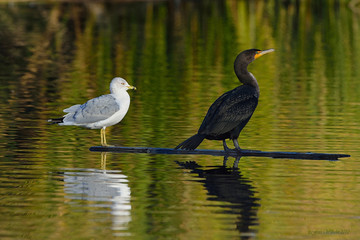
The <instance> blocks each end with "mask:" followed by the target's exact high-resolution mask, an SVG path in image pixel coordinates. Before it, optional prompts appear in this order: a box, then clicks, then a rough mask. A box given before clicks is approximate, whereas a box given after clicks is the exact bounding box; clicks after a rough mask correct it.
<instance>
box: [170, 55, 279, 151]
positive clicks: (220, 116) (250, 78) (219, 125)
mask: <svg viewBox="0 0 360 240" xmlns="http://www.w3.org/2000/svg"><path fill="white" fill-rule="evenodd" d="M273 51H274V49H268V50H263V51H261V50H259V49H248V50H245V51H243V52H241V53H240V54H239V55H238V56H237V57H236V59H235V62H234V70H235V74H236V76H237V77H238V79H239V81H240V82H242V83H243V85H241V86H239V87H236V88H234V89H233V90H231V91H228V92H226V93H224V94H223V95H222V96H220V97H219V98H218V99H216V101H215V102H214V103H213V104H212V105H211V106H210V108H209V110H208V112H207V114H206V116H205V118H204V120H203V122H202V124H201V126H200V128H199V130H198V133H197V134H195V135H194V136H192V137H190V138H188V139H187V140H185V141H184V142H182V143H180V144H179V145H178V146H176V147H175V149H179V148H180V149H185V150H193V149H195V148H197V147H198V146H199V145H200V143H201V142H202V141H203V140H204V139H205V138H206V139H209V140H223V146H224V149H225V151H228V150H229V148H228V147H227V145H226V141H225V140H226V139H228V138H229V139H231V140H233V142H234V146H235V149H236V150H238V151H241V148H240V146H239V143H238V140H237V139H238V137H239V134H240V132H241V130H242V129H243V128H244V127H245V125H246V124H247V123H248V121H249V120H250V118H251V116H252V114H253V113H254V111H255V108H256V106H257V104H258V99H259V94H260V91H259V85H258V83H257V81H256V78H255V77H254V75H252V74H251V73H250V72H249V71H248V70H247V66H248V65H249V64H250V63H251V62H252V61H254V60H255V59H257V58H258V57H260V56H262V55H264V54H267V53H270V52H273Z"/></svg>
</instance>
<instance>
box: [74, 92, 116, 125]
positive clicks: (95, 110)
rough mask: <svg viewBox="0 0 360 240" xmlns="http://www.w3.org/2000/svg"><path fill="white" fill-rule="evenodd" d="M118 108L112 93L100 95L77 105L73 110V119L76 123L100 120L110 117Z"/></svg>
mask: <svg viewBox="0 0 360 240" xmlns="http://www.w3.org/2000/svg"><path fill="white" fill-rule="evenodd" d="M69 109H71V108H69ZM119 109H120V106H119V104H118V103H117V102H116V99H115V98H114V97H113V96H112V95H110V94H108V95H102V96H100V97H97V98H93V99H91V100H89V101H87V102H86V103H84V104H82V105H81V106H80V107H78V108H77V110H76V111H75V112H74V115H73V121H74V122H75V123H78V124H85V123H94V122H98V121H102V120H105V119H107V118H109V117H111V116H112V115H113V114H114V113H116V112H117V111H119Z"/></svg>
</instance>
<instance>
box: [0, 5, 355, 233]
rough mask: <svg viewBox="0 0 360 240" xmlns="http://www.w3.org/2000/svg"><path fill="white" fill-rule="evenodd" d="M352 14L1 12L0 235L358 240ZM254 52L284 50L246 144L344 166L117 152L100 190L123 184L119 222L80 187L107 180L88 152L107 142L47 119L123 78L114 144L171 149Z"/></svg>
mask: <svg viewBox="0 0 360 240" xmlns="http://www.w3.org/2000/svg"><path fill="white" fill-rule="evenodd" d="M358 12H359V11H358V9H356V7H355V9H352V8H350V7H349V1H346V0H345V1H337V0H327V1H325V0H321V1H320V0H319V1H310V0H304V1H297V0H295V1H285V0H270V1H261V0H256V1H243V0H238V1H235V0H233V1H232V0H229V1H210V0H209V1H154V2H151V1H150V2H147V1H146V2H137V1H135V2H131V1H125V2H121V1H114V2H112V1H104V2H102V1H99V2H97V1H96V2H86V1H84V2H81V1H77V2H76V3H72V2H48V3H47V2H36V1H35V2H19V3H16V2H14V1H11V2H7V1H0V107H1V109H2V111H0V154H1V162H0V215H1V216H2V217H1V219H0V226H1V227H0V238H1V239H63V238H66V239H105V238H106V239H111V238H116V237H118V236H120V237H122V238H129V239H195V238H199V239H224V238H230V239H238V238H242V239H255V238H256V239H293V238H296V237H299V238H304V239H358V238H359V237H360V227H359V226H360V224H359V219H360V218H359V216H360V208H359V204H358V199H360V186H359V182H360V175H359V171H358V169H359V168H360V164H359V162H358V161H357V160H358V159H359V157H360V150H359V148H358V143H359V141H360V127H359V126H360V120H359V119H360V110H359V106H360V84H359V81H360V68H359V66H360V21H359V20H360V19H359V18H360V15H359V13H358ZM254 47H256V48H260V49H268V48H275V49H276V52H275V53H274V54H272V55H268V56H266V58H265V57H264V58H261V59H259V60H256V61H255V62H254V63H253V64H252V65H250V66H249V70H250V71H251V72H252V73H253V74H254V75H255V76H256V78H257V79H258V82H259V85H260V91H261V96H260V99H259V105H258V108H257V110H256V111H255V113H254V115H253V117H252V119H251V120H250V122H249V124H248V126H246V127H245V129H244V131H243V133H242V134H241V135H240V139H239V142H240V146H242V147H244V148H248V149H258V150H272V151H313V152H329V153H331V152H333V153H347V154H351V155H352V157H351V158H349V159H343V160H341V161H337V162H324V161H299V160H276V159H265V158H242V159H241V161H240V163H239V167H240V170H239V171H235V170H232V169H229V168H223V167H221V165H222V159H219V158H216V157H205V156H201V157H199V156H184V157H179V156H157V155H133V154H109V155H108V158H107V165H106V167H105V168H106V169H107V170H109V171H110V172H109V174H115V175H116V174H117V176H112V175H111V177H110V178H106V177H107V175H104V174H103V172H101V174H103V175H104V176H103V175H99V176H101V177H98V178H100V179H103V178H102V177H104V179H105V178H106V179H105V180H104V179H103V180H102V183H103V184H105V185H106V186H109V185H111V186H113V185H112V184H115V187H113V188H112V190H114V189H115V190H116V189H120V187H119V185H116V184H117V183H118V182H116V181H117V180H119V179H126V181H127V183H126V186H128V188H129V191H130V192H131V200H130V205H129V206H131V207H130V209H128V210H129V212H130V215H131V216H129V218H127V220H126V219H125V222H121V221H122V220H118V219H119V218H116V217H119V216H117V215H116V214H117V213H116V211H113V209H112V208H116V207H117V205H116V204H115V203H117V202H116V201H113V200H112V199H113V198H116V196H118V195H116V194H113V195H106V194H105V195H101V196H102V197H104V198H101V199H98V198H93V197H89V196H91V195H89V192H86V191H84V192H81V193H80V192H79V191H73V190H72V189H73V188H71V186H73V185H74V186H78V185H77V184H85V183H86V182H87V181H88V180H89V175H91V176H93V175H95V176H97V175H96V174H98V173H99V171H100V169H101V168H104V165H103V166H102V165H101V163H100V155H99V154H98V153H92V152H89V151H88V148H89V147H90V146H94V145H99V131H97V130H88V129H81V128H76V127H58V126H49V125H47V122H46V120H47V119H48V118H50V117H56V116H59V114H61V111H62V109H64V108H66V107H69V106H71V105H73V104H76V103H83V102H85V101H86V100H87V99H90V98H93V97H96V96H99V95H101V94H104V93H108V91H109V89H108V88H109V83H110V80H111V79H112V78H113V77H114V76H121V77H123V78H125V79H126V80H127V81H128V82H129V83H130V84H132V85H134V86H136V87H137V89H138V90H137V91H136V92H131V93H130V95H131V101H132V102H131V105H130V109H129V112H128V114H127V116H126V117H125V118H124V119H123V121H122V122H121V123H120V124H118V125H116V126H113V127H110V128H108V129H107V130H108V132H107V138H108V142H109V143H111V144H116V145H124V146H148V147H175V146H176V145H177V144H178V143H180V142H181V141H183V140H184V139H186V138H187V137H189V136H191V135H193V134H194V133H195V132H196V131H197V129H198V127H199V126H200V124H201V121H202V118H203V117H204V115H205V114H206V111H207V109H208V107H209V106H210V104H211V103H212V102H213V101H214V100H215V99H216V98H217V97H218V96H220V95H221V94H222V93H224V92H225V91H228V90H230V89H232V88H234V87H236V86H237V85H238V81H237V79H236V77H235V75H234V73H233V65H232V64H233V61H234V59H235V57H236V55H237V54H238V53H239V52H240V51H242V50H244V49H248V48H254ZM200 147H201V148H209V149H221V148H222V144H221V142H216V141H204V142H203V143H202V145H201V146H200ZM189 164H190V166H192V168H189ZM191 164H194V165H191ZM230 165H231V164H229V166H230ZM194 166H195V167H194ZM103 171H105V170H104V169H103ZM112 177H114V178H112ZM74 179H75V180H74ZM114 179H115V180H114ZM69 181H70V183H69ZM114 181H115V183H114ZM67 184H73V185H70V187H69V185H67ZM86 184H87V183H86ZM100 186H101V185H100ZM116 186H117V187H118V188H116ZM100 188H101V187H100ZM232 188H233V189H232ZM112 190H111V191H112ZM115 190H114V191H115ZM232 190H233V191H232ZM109 191H110V190H109ZM111 191H110V192H111ZM79 194H82V195H81V196H82V198H81V197H80V198H78V196H79ZM94 196H95V197H99V196H97V195H94ZM113 203H114V204H113ZM116 219H117V220H116ZM119 221H120V222H121V224H117V223H119ZM70 233H71V234H70Z"/></svg>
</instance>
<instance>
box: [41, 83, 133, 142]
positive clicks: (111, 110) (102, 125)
mask: <svg viewBox="0 0 360 240" xmlns="http://www.w3.org/2000/svg"><path fill="white" fill-rule="evenodd" d="M128 89H136V88H135V87H133V86H130V85H129V84H128V83H127V82H126V80H125V79H123V78H120V77H116V78H114V79H113V80H112V81H111V83H110V94H106V95H102V96H100V97H97V98H93V99H90V100H89V101H87V102H86V103H84V104H76V105H74V106H71V107H69V108H66V109H64V112H65V113H67V114H66V115H64V116H63V117H61V118H55V119H49V120H48V122H50V123H54V124H59V125H64V126H65V125H72V126H81V127H87V128H91V129H101V131H100V136H101V145H102V146H108V144H107V143H106V136H105V129H106V127H109V126H112V125H115V124H117V123H119V122H120V121H121V120H122V119H123V118H124V117H125V115H126V113H127V111H128V109H129V106H130V96H129V94H128V93H127V90H128Z"/></svg>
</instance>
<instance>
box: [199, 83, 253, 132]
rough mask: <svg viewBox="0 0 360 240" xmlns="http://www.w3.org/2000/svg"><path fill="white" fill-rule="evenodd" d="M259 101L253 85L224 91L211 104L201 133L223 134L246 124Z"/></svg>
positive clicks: (200, 129)
mask: <svg viewBox="0 0 360 240" xmlns="http://www.w3.org/2000/svg"><path fill="white" fill-rule="evenodd" d="M257 103H258V93H257V91H256V89H255V88H253V87H251V86H247V85H242V86H239V87H237V88H235V89H233V90H231V91H229V92H226V93H224V94H223V95H222V96H220V97H219V98H218V99H217V100H216V101H215V102H214V103H213V104H212V105H211V106H210V108H209V110H208V112H207V114H206V116H205V118H204V121H203V123H202V124H201V126H200V128H199V133H200V134H208V135H221V134H224V133H227V132H229V131H230V130H232V129H234V128H235V127H237V126H239V125H240V124H246V123H247V122H248V121H249V119H250V117H251V115H252V114H253V112H254V111H255V108H256V106H257Z"/></svg>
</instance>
